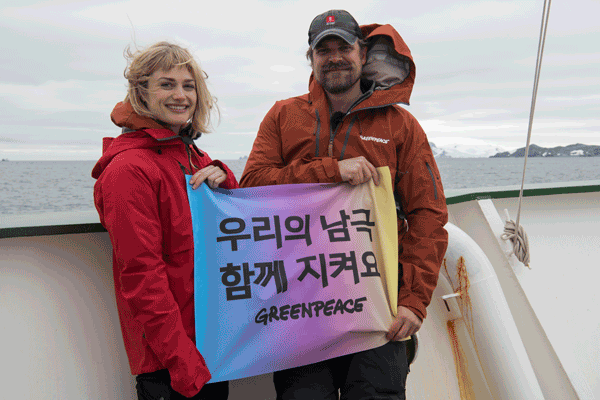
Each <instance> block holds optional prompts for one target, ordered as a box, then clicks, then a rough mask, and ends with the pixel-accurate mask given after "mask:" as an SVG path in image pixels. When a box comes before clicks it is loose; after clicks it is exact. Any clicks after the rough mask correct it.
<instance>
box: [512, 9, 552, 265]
mask: <svg viewBox="0 0 600 400" xmlns="http://www.w3.org/2000/svg"><path fill="white" fill-rule="evenodd" d="M551 2H552V0H544V9H543V11H542V25H541V28H540V40H539V43H538V52H537V61H536V65H535V78H534V83H533V95H532V97H531V109H530V112H529V128H528V130H527V146H525V162H524V164H523V178H522V179H521V191H520V192H519V208H518V210H517V222H514V221H512V220H508V219H507V221H506V224H505V225H504V233H503V234H502V236H501V237H502V239H504V240H510V241H511V242H512V244H513V253H514V255H515V256H516V257H517V259H518V260H519V261H521V262H522V263H523V264H525V266H527V267H529V239H528V238H527V233H525V229H523V227H522V226H520V225H519V220H520V218H521V203H522V199H523V187H524V185H525V171H526V170H527V158H528V157H529V145H530V143H531V130H532V126H533V114H534V113H535V102H536V99H537V91H538V84H539V81H540V70H541V69H542V57H543V55H544V44H545V43H546V32H547V29H548V18H549V16H550V3H551ZM529 268H530V267H529Z"/></svg>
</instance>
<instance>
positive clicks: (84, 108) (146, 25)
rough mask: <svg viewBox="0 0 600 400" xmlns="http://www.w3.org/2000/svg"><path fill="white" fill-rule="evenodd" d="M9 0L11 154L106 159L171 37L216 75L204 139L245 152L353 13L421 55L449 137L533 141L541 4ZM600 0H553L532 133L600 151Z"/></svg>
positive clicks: (420, 98)
mask: <svg viewBox="0 0 600 400" xmlns="http://www.w3.org/2000/svg"><path fill="white" fill-rule="evenodd" d="M7 3H9V2H2V3H1V5H0V37H1V38H2V51H1V52H0V72H1V73H0V110H2V111H1V112H0V158H6V159H9V160H96V159H98V158H99V157H100V155H101V142H102V138H103V137H106V136H113V137H114V136H117V135H118V134H119V133H120V129H119V128H118V127H116V126H115V125H113V124H112V122H111V121H110V117H109V116H110V112H111V110H112V108H113V107H114V105H115V104H116V103H117V102H119V101H121V100H123V98H124V97H125V91H126V81H125V79H124V78H123V71H124V69H125V67H126V60H125V58H124V57H123V52H124V50H125V48H126V47H127V46H131V47H132V48H136V47H137V48H144V47H146V46H148V45H151V44H153V43H155V42H157V41H161V40H168V41H172V42H175V43H177V44H180V45H182V46H184V47H187V48H189V49H190V50H191V51H192V52H193V53H194V55H195V57H196V59H197V60H198V61H199V62H200V64H201V66H202V68H203V69H204V70H205V71H206V72H207V74H208V76H209V79H208V84H209V89H210V91H211V93H212V94H213V95H214V96H215V97H217V99H218V105H219V109H220V121H219V123H218V124H215V127H214V130H213V132H212V133H210V134H207V135H203V136H202V138H200V139H199V141H198V142H197V144H198V146H199V147H200V148H201V149H203V150H205V151H206V152H208V153H209V154H210V156H211V157H212V158H215V159H224V160H231V159H237V158H240V157H243V156H247V155H248V154H249V153H250V150H251V148H252V143H253V141H254V138H255V136H256V132H257V130H258V127H259V125H260V122H261V121H262V119H263V117H264V115H265V114H266V113H267V111H268V110H269V109H270V108H271V107H272V106H273V104H274V103H275V101H277V100H281V99H285V98H289V97H293V96H297V95H301V94H303V93H306V92H307V90H308V78H309V76H310V72H311V69H310V65H309V63H308V61H307V60H306V58H305V52H306V49H307V48H308V43H307V39H308V36H307V35H308V33H307V32H308V27H309V25H310V23H311V21H312V19H313V18H314V17H315V16H316V15H318V14H320V13H322V12H325V11H327V10H329V9H334V8H344V9H346V10H347V11H349V12H350V13H351V14H352V15H353V16H354V17H355V18H356V20H357V21H358V22H359V23H360V24H369V23H379V24H388V23H389V24H391V25H392V26H394V27H395V28H396V30H397V31H398V32H399V33H400V35H401V36H402V37H403V38H404V40H405V42H406V43H407V44H408V46H409V48H410V49H411V52H412V55H413V58H414V60H415V64H416V81H415V86H414V89H413V94H412V97H411V104H410V106H404V107H406V108H407V109H408V110H409V111H410V112H411V113H412V114H413V115H414V116H415V117H416V118H417V120H418V121H419V122H420V123H421V125H422V126H423V128H424V129H425V131H426V133H427V135H428V138H429V140H430V142H433V143H435V144H436V145H437V146H445V145H452V144H471V145H472V144H476V145H477V144H481V145H483V144H487V145H495V146H499V147H503V148H506V149H508V150H510V149H516V148H519V147H524V146H525V144H526V140H527V128H528V122H529V115H530V107H531V98H532V91H533V83H534V74H535V63H536V55H537V50H538V41H539V35H540V26H541V20H542V10H543V5H544V2H543V0H519V1H504V0H502V1H488V0H475V1H449V0H431V1H427V2H423V1H410V2H409V1H404V0H390V1H364V0H363V1H355V0H344V1H343V2H342V1H329V0H319V1H309V0H302V1H291V0H286V1H275V0H271V1H268V0H265V1H254V0H247V1H236V2H230V1H214V0H210V1H204V0H195V1H172V2H156V1H151V0H132V1H123V2H112V3H111V2H106V1H60V0H52V1H48V2H40V1H27V0H22V1H20V2H10V4H11V5H10V6H7ZM598 15H600V0H570V1H568V2H567V1H555V2H552V6H551V9H550V19H549V24H548V31H547V37H546V46H545V50H544V58H543V64H542V70H541V75H540V83H539V90H538V95H537V103H536V109H535V118H534V124H533V130H532V139H531V142H532V143H535V144H537V145H540V146H544V147H553V146H564V145H568V144H574V143H584V144H595V145H600V106H599V104H600V27H599V25H598V19H597V18H598Z"/></svg>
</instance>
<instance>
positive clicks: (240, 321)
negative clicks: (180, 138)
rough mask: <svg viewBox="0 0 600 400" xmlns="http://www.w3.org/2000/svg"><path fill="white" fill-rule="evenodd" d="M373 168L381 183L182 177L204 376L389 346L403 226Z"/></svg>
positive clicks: (388, 187) (386, 175) (385, 180)
mask: <svg viewBox="0 0 600 400" xmlns="http://www.w3.org/2000/svg"><path fill="white" fill-rule="evenodd" d="M378 171H379V174H380V177H381V179H380V181H381V183H380V184H379V186H375V185H374V183H373V181H372V180H370V181H369V182H368V183H365V184H362V185H357V186H351V185H349V184H347V183H340V184H293V185H279V186H264V187H256V188H248V189H235V190H225V189H216V190H211V189H209V188H208V185H201V187H200V188H198V189H197V190H192V189H191V187H190V186H189V185H188V196H189V201H190V208H191V210H192V222H193V228H194V245H195V256H194V258H195V276H194V285H195V286H194V290H195V316H196V345H197V347H198V349H199V351H200V353H201V354H202V355H203V357H204V359H205V361H206V364H207V366H208V369H209V370H210V372H211V374H212V376H213V378H212V380H211V382H218V381H223V380H231V379H239V378H244V377H248V376H254V375H259V374H264V373H268V372H273V371H276V370H282V369H287V368H292V367H295V366H300V365H306V364H311V363H315V362H318V361H322V360H325V359H329V358H333V357H338V356H342V355H345V354H350V353H355V352H358V351H363V350H367V349H370V348H375V347H378V346H382V345H384V344H385V343H386V342H387V340H386V339H385V333H386V332H387V330H388V329H389V328H390V326H391V324H392V321H393V318H394V316H395V315H396V305H397V293H398V289H397V287H398V232H397V222H396V208H395V203H394V196H393V192H392V182H391V176H390V172H389V169H388V168H387V167H384V168H378ZM188 180H189V177H188Z"/></svg>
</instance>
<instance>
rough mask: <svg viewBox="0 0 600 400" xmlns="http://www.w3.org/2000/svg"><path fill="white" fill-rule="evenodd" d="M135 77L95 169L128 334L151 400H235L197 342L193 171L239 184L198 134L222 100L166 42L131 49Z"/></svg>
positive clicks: (144, 393) (196, 176) (197, 180)
mask: <svg viewBox="0 0 600 400" xmlns="http://www.w3.org/2000/svg"><path fill="white" fill-rule="evenodd" d="M127 56H128V59H129V66H128V67H127V68H126V69H125V78H127V80H128V82H129V87H128V91H127V96H126V97H125V100H124V101H123V102H121V103H118V104H117V105H116V106H115V108H114V110H113V112H112V114H111V119H112V121H113V122H114V123H115V124H116V125H117V126H119V127H122V128H123V133H122V134H121V135H120V136H118V137H117V138H114V139H113V138H105V139H104V142H103V155H102V157H101V158H100V160H99V161H98V163H97V164H96V166H95V167H94V169H93V171H92V176H93V177H94V178H96V179H98V181H97V182H96V185H95V187H94V200H95V204H96V208H97V210H98V213H99V214H100V221H101V222H102V225H104V227H106V229H107V230H108V233H109V235H110V240H111V243H112V245H113V275H114V282H115V292H116V298H117V308H118V311H119V318H120V321H121V331H122V334H123V339H124V342H125V349H126V350H127V356H128V358H129V364H130V367H131V372H132V373H133V374H134V375H137V377H136V380H137V385H136V388H137V393H138V398H139V399H140V400H141V399H159V398H164V399H165V400H167V399H171V400H173V399H183V398H190V397H191V398H193V399H226V398H227V396H228V390H229V389H228V383H227V382H219V383H213V384H209V385H205V384H206V382H207V381H208V380H209V379H210V377H211V375H210V372H209V371H208V369H207V367H206V364H205V363H204V359H203V358H202V355H201V354H200V353H199V352H198V350H197V348H196V346H195V332H194V298H193V293H194V287H193V286H194V285H193V265H194V263H193V257H194V251H193V238H192V221H191V214H190V209H189V203H188V200H187V194H186V187H185V185H186V184H187V183H186V182H185V174H190V175H193V176H192V178H191V180H190V182H189V183H190V184H192V186H193V188H194V189H195V188H197V187H198V186H199V185H200V184H202V182H206V183H207V184H208V185H209V186H210V187H211V188H216V187H217V186H220V187H222V188H227V189H233V188H237V187H238V184H237V181H236V179H235V177H234V176H233V173H232V172H231V171H230V170H229V168H227V166H225V164H223V163H222V162H220V161H212V160H211V159H210V157H209V156H208V155H207V154H206V153H204V152H202V151H201V150H199V149H198V148H197V147H196V145H195V144H194V141H193V139H196V138H198V137H199V136H200V134H201V133H205V132H208V128H209V126H210V113H211V109H212V108H214V107H215V106H216V104H215V100H214V99H213V97H212V96H211V95H210V93H209V92H208V89H207V87H206V82H205V78H204V73H203V71H202V70H201V69H200V67H199V66H198V64H197V63H196V62H195V61H194V58H193V57H192V55H191V54H190V53H189V52H188V51H187V50H186V49H183V48H181V47H179V46H177V45H173V44H170V43H166V42H161V43H157V44H155V45H153V46H150V47H149V48H147V49H146V50H143V51H138V52H136V53H134V54H131V53H130V52H127Z"/></svg>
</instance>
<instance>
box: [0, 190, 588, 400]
mask: <svg viewBox="0 0 600 400" xmlns="http://www.w3.org/2000/svg"><path fill="white" fill-rule="evenodd" d="M592 190H595V191H591V192H587V193H581V192H579V193H571V194H551V195H540V196H535V197H526V198H525V199H524V205H523V211H522V216H521V224H522V225H523V226H524V227H525V229H526V230H527V232H528V235H529V241H530V246H531V253H532V261H531V266H532V269H531V270H529V269H526V268H525V267H523V266H522V265H521V264H520V263H519V262H518V261H516V260H515V259H514V257H507V256H506V252H505V250H506V249H505V248H503V243H502V242H501V241H499V239H498V238H499V236H500V234H501V233H502V228H503V221H502V220H501V217H500V216H501V215H503V213H504V209H505V208H506V209H508V210H509V213H510V215H511V218H512V219H515V214H516V206H517V199H516V198H493V197H495V196H496V195H495V194H492V195H489V194H488V197H492V199H486V200H474V199H464V201H460V200H461V197H456V196H452V195H449V196H448V198H449V203H453V202H454V203H455V204H450V205H449V209H450V213H451V217H450V222H451V223H452V224H453V225H456V226H457V227H459V228H460V229H462V230H463V231H464V232H466V233H467V234H468V235H469V236H470V237H471V238H473V240H474V241H475V242H476V243H477V245H478V246H479V247H480V248H481V249H482V250H483V252H484V256H485V257H486V258H487V259H488V260H489V262H490V266H491V268H493V273H494V274H495V275H496V276H497V278H495V279H497V280H496V281H495V282H498V284H496V283H494V284H492V285H491V286H490V285H489V282H487V281H486V283H485V284H486V285H488V286H489V287H488V288H487V289H486V291H484V292H481V293H479V294H476V290H477V288H476V286H477V285H473V286H472V295H471V298H472V302H473V305H474V307H473V309H474V310H475V309H476V308H477V309H478V310H479V311H478V312H480V314H481V315H485V314H489V313H490V312H489V310H488V311H485V310H486V307H492V309H493V308H494V307H496V306H497V307H496V308H498V309H500V308H501V309H503V311H502V312H504V313H505V314H503V315H504V316H503V317H502V318H509V319H511V320H512V322H509V323H508V324H502V325H501V326H500V327H502V328H503V329H504V328H506V327H507V325H510V324H512V327H509V328H510V329H505V332H504V333H503V335H505V336H502V335H500V334H499V335H498V337H496V338H494V337H493V335H492V336H488V339H482V338H485V337H486V336H485V335H489V334H490V332H492V333H493V330H494V329H499V327H498V326H497V327H495V328H494V327H493V325H490V326H489V327H487V326H486V325H485V323H484V322H481V323H480V324H479V325H478V324H477V323H475V324H474V325H475V326H476V329H475V331H476V332H477V329H480V332H479V333H476V334H475V338H476V339H475V343H476V345H477V348H478V349H479V359H481V361H482V364H481V365H478V363H477V357H476V356H475V351H474V350H473V348H472V346H471V345H472V343H473V341H472V340H471V337H470V336H469V334H468V330H467V328H466V325H465V324H464V321H463V320H461V319H459V320H456V323H455V326H456V333H457V337H458V340H459V342H460V343H461V345H462V347H463V349H464V350H465V354H466V355H467V358H468V361H470V363H469V375H470V377H471V380H472V383H473V390H474V392H475V393H476V395H477V399H489V398H495V399H509V398H511V399H527V400H528V399H537V398H545V399H547V400H549V399H557V400H569V399H586V400H588V399H595V398H598V399H600V369H599V367H598V366H597V364H598V362H597V360H599V359H600V322H599V321H600V301H599V300H600V298H599V295H598V292H597V291H596V290H595V288H596V286H597V282H596V281H595V280H594V279H593V278H594V277H595V275H594V273H593V272H592V271H593V267H594V266H597V265H598V259H599V258H600V257H599V255H600V250H598V249H600V234H599V233H598V231H599V228H600V187H595V188H593V189H592ZM557 191H559V192H560V191H563V192H564V191H565V190H562V189H557ZM567 191H568V190H567ZM542 194H543V193H542ZM496 197H499V196H496ZM3 217H6V216H3ZM44 218H45V221H44V225H59V224H69V223H73V224H82V223H86V222H93V221H97V219H96V217H95V214H94V213H90V214H81V213H79V214H61V215H54V216H52V215H49V216H47V218H46V215H44ZM53 218H54V219H53ZM65 218H67V219H69V218H70V220H67V221H65ZM73 218H75V220H73ZM59 221H60V222H59ZM40 225H41V224H40V223H39V221H37V222H36V221H35V220H32V222H31V223H28V222H25V221H23V220H22V217H20V220H19V221H18V223H17V222H16V221H15V220H14V218H13V219H12V220H11V219H8V218H4V219H3V221H2V222H1V225H0V233H1V234H2V236H0V237H4V238H2V239H0V318H1V319H2V330H1V332H2V342H1V344H0V360H1V361H0V367H1V368H0V371H1V372H0V374H1V376H2V377H3V384H2V393H3V394H2V396H5V397H6V398H18V399H39V398H47V397H49V396H51V397H53V398H65V399H135V393H134V378H133V377H132V376H131V375H130V372H129V366H128V363H127V357H126V355H125V350H124V347H123V342H122V339H121V333H120V328H119V323H118V317H117V313H116V306H115V303H114V290H113V281H112V271H111V254H110V251H111V246H110V241H109V238H108V234H106V233H105V232H94V233H66V232H68V231H75V232H77V231H82V230H86V229H87V230H89V228H90V227H91V228H92V230H93V229H96V230H97V225H85V224H83V225H74V228H73V229H71V228H69V227H58V228H55V229H54V232H50V233H57V232H56V230H58V231H60V232H62V233H64V234H51V235H48V233H49V232H47V231H44V229H45V228H42V227H40ZM18 226H21V227H32V228H31V229H29V230H27V229H24V230H17V229H15V227H18ZM30 233H31V234H33V235H34V236H24V235H27V234H30ZM451 247H452V249H456V246H451ZM452 249H451V250H452ZM455 253H456V251H455ZM456 254H458V253H456ZM447 255H448V257H449V258H451V251H449V252H448V254H447ZM452 257H455V256H452ZM452 262H454V261H452V260H448V265H449V266H450V265H451V263H452ZM466 262H467V267H468V268H469V265H468V259H467V260H466ZM475 267H476V266H471V268H475ZM472 282H473V281H472ZM490 282H491V281H490ZM449 286H450V285H449V284H448V282H447V279H446V278H443V279H441V280H440V284H439V285H438V288H437V289H436V291H435V293H434V298H433V300H432V304H431V305H430V307H429V308H428V313H429V316H428V318H427V319H426V321H425V323H424V324H423V328H422V329H421V332H420V337H419V342H420V348H419V353H418V357H417V359H416V361H415V363H414V364H413V365H412V366H411V373H410V375H409V381H408V389H407V394H408V398H411V399H459V398H460V395H459V384H458V381H457V377H456V370H455V366H454V359H453V355H452V347H451V346H452V341H451V340H450V337H449V335H448V331H447V328H446V322H447V320H448V319H449V318H451V317H452V314H451V313H450V314H449V313H448V311H447V308H446V305H445V304H444V302H443V300H442V299H441V296H443V295H447V294H449V293H451V292H452V289H451V288H450V287H449ZM481 287H482V288H483V286H481ZM493 291H496V295H498V294H500V296H501V297H502V298H503V299H500V298H497V299H500V300H494V301H490V300H489V299H488V297H486V295H485V293H486V292H487V293H492V292H493ZM502 302H504V304H506V307H501V304H500V303H502ZM455 304H457V303H455ZM504 308H505V309H504ZM474 320H475V318H474ZM492 322H493V321H492ZM482 332H483V333H482ZM506 334H508V336H506ZM482 342H483V343H482ZM494 342H497V344H498V345H500V346H501V347H500V348H498V347H497V345H495V344H493V343H494ZM509 342H510V343H509ZM503 344H504V345H506V346H508V344H510V346H508V347H510V348H511V349H512V350H510V351H508V350H506V349H505V348H503V347H502V346H503ZM518 360H521V361H518ZM511 363H512V364H511ZM511 367H512V368H511ZM494 374H496V375H494ZM511 374H513V376H511ZM498 376H500V377H501V378H498ZM517 377H518V378H520V380H519V382H517V381H516V378H517ZM519 396H521V397H519ZM230 398H231V399H274V392H273V389H272V384H271V381H270V376H259V377H255V378H251V379H246V380H240V381H235V382H232V384H231V396H230Z"/></svg>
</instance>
